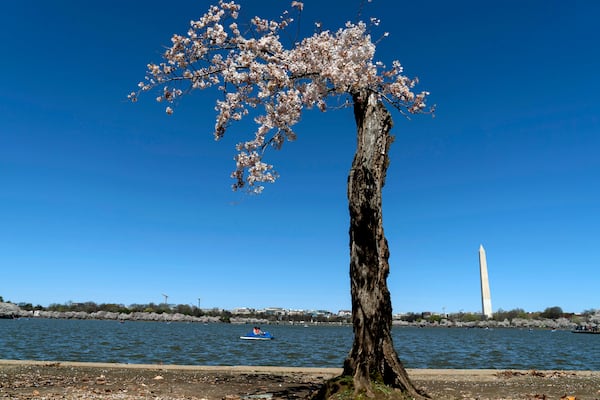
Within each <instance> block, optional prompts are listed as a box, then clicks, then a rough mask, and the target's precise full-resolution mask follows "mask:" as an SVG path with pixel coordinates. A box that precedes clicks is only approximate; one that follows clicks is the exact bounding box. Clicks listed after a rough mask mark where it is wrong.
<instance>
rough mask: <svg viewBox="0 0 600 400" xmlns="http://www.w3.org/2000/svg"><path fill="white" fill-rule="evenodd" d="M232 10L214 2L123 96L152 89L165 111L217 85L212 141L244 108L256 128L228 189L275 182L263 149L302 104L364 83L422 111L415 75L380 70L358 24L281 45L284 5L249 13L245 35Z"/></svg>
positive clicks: (323, 105) (278, 139) (323, 104)
mask: <svg viewBox="0 0 600 400" xmlns="http://www.w3.org/2000/svg"><path fill="white" fill-rule="evenodd" d="M292 7H293V8H295V9H296V10H297V11H298V12H300V11H301V10H302V8H303V4H302V3H301V2H299V1H294V2H292ZM239 10H240V6H239V5H238V4H237V3H235V2H233V1H231V2H226V1H220V2H219V4H218V5H214V6H211V7H210V8H209V10H208V12H207V13H206V14H204V15H203V16H202V17H201V18H200V19H199V20H197V21H191V23H190V29H189V30H188V32H187V35H185V36H183V35H173V37H172V38H171V42H172V45H171V47H169V48H168V49H167V50H166V51H165V53H164V55H163V57H164V62H162V63H160V64H148V72H147V75H146V79H145V80H144V81H143V82H140V83H139V84H138V88H139V89H138V91H136V92H132V93H131V94H130V95H129V98H130V99H131V100H132V101H136V100H137V97H138V95H139V94H140V92H145V91H151V90H153V89H158V91H159V95H158V97H156V100H157V101H159V102H166V103H168V106H167V107H166V112H167V113H168V114H172V113H173V106H174V104H176V102H177V100H178V98H179V97H181V96H183V95H184V94H186V93H189V92H190V91H192V90H195V89H207V88H209V87H216V88H217V89H218V90H219V91H220V92H221V93H222V95H223V97H222V99H220V100H218V101H217V102H216V107H215V110H216V111H217V116H216V122H215V127H214V136H215V139H217V140H218V139H220V138H221V137H222V136H223V135H224V133H225V131H226V129H227V128H228V127H229V125H230V124H231V123H232V121H239V120H241V119H242V118H243V117H245V116H247V115H249V114H251V115H252V117H253V118H254V121H255V123H256V124H257V125H258V128H257V129H256V131H255V132H254V137H253V138H251V139H250V140H247V141H245V142H241V143H239V144H238V145H237V146H236V149H237V155H236V156H235V161H236V169H235V170H234V171H233V173H232V178H234V179H235V183H234V185H233V188H234V190H235V189H240V188H244V187H247V188H249V189H250V190H252V191H254V192H257V193H260V192H261V191H262V190H263V186H262V183H264V182H273V181H275V179H276V177H277V173H276V172H275V171H274V169H273V166H272V165H269V164H266V163H265V162H263V154H264V151H265V150H266V148H268V147H269V146H273V147H275V148H277V149H279V148H281V146H282V145H283V143H284V142H285V141H286V140H288V141H293V140H294V139H295V138H296V134H295V133H294V131H293V129H292V128H293V127H294V125H295V124H296V123H297V122H298V121H299V120H300V116H301V111H302V109H303V108H313V107H314V106H316V107H317V108H319V109H320V110H321V111H325V110H326V109H327V100H328V99H330V98H332V97H335V96H344V95H352V94H355V93H358V92H359V91H362V90H371V91H373V92H376V93H378V94H379V95H380V98H381V99H382V100H383V101H386V102H388V103H389V104H390V105H392V106H393V107H395V108H397V109H398V110H400V111H401V112H404V111H406V112H408V113H418V112H422V111H424V110H425V107H426V106H425V98H426V96H427V95H428V93H427V92H421V93H419V94H415V93H414V92H413V88H414V86H415V84H416V83H417V82H416V80H413V79H409V78H407V77H405V76H404V75H403V74H402V73H403V71H402V67H401V65H400V63H399V62H397V61H394V62H393V64H392V67H391V68H390V69H386V67H385V66H384V65H383V64H382V63H380V62H374V61H373V57H374V54H375V47H376V46H375V44H374V43H373V41H372V40H371V36H370V34H369V32H368V28H367V25H366V24H365V23H363V22H359V23H356V24H354V23H350V22H348V23H346V25H345V27H344V28H341V29H339V30H337V31H335V32H331V31H321V32H316V33H314V34H313V35H312V36H310V37H307V38H305V39H304V40H302V41H300V42H297V43H294V44H293V46H292V47H291V48H289V49H288V48H286V47H285V46H284V44H283V43H282V41H281V40H280V36H279V34H280V32H281V31H282V30H283V29H285V28H286V27H287V26H288V25H289V24H290V23H292V22H293V19H292V18H291V17H289V14H288V13H287V12H286V13H284V15H283V16H282V17H280V19H279V20H267V19H263V18H259V17H254V18H252V20H251V21H250V22H251V27H250V29H248V30H247V32H246V33H245V34H244V33H242V31H241V30H240V27H239V26H238V24H237V23H236V20H237V18H238V14H239ZM372 23H374V24H378V23H379V21H378V20H375V22H373V21H372Z"/></svg>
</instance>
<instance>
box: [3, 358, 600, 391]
mask: <svg viewBox="0 0 600 400" xmlns="http://www.w3.org/2000/svg"><path fill="white" fill-rule="evenodd" d="M341 372H342V369H341V368H304V367H302V368H297V367H274V366H247V365H236V366H196V365H161V364H117V363H89V362H69V361H35V360H0V398H2V397H5V398H11V399H36V398H40V399H42V398H43V399H125V400H127V399H132V400H133V399H140V398H146V399H147V398H153V399H179V400H183V399H186V400H194V399H198V400H200V399H203V400H223V399H227V400H238V399H239V400H245V399H253V400H256V399H267V400H270V399H273V400H274V399H284V398H300V399H303V398H308V397H309V396H310V394H311V393H312V392H314V391H315V390H317V389H318V387H319V386H320V385H321V384H322V383H323V382H325V381H326V380H327V379H330V378H333V377H335V376H338V375H339V374H341ZM407 372H408V374H409V377H410V379H411V380H412V381H413V383H414V384H415V385H416V386H418V387H421V388H423V389H424V390H425V391H426V392H427V393H428V394H430V395H431V396H432V397H433V398H436V399H561V398H565V396H573V397H575V398H577V399H579V400H582V399H592V400H594V399H598V398H600V371H570V370H569V371H566V370H546V371H542V370H527V371H526V370H495V369H407ZM140 396H144V397H140Z"/></svg>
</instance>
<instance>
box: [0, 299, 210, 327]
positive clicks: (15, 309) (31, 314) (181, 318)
mask: <svg viewBox="0 0 600 400" xmlns="http://www.w3.org/2000/svg"><path fill="white" fill-rule="evenodd" d="M0 318H54V319H107V320H117V321H163V322H203V323H206V322H219V317H209V316H202V317H193V316H191V315H184V314H178V313H175V314H165V313H163V314H158V313H154V312H132V313H117V312H108V311H98V312H93V313H86V312H83V311H79V312H76V311H66V312H59V311H40V310H36V311H26V310H22V309H21V308H20V307H19V306H17V305H15V304H12V303H0Z"/></svg>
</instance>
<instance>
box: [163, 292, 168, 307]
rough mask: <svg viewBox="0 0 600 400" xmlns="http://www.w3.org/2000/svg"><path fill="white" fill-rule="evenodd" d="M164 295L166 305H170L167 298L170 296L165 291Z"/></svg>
mask: <svg viewBox="0 0 600 400" xmlns="http://www.w3.org/2000/svg"><path fill="white" fill-rule="evenodd" d="M163 296H164V297H165V305H168V304H169V303H168V302H167V300H168V299H169V296H168V295H166V294H164V293H163Z"/></svg>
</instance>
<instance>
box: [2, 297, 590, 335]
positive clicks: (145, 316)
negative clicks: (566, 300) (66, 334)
mask: <svg viewBox="0 0 600 400" xmlns="http://www.w3.org/2000/svg"><path fill="white" fill-rule="evenodd" d="M0 318H52V319H100V320H102V319H104V320H117V321H162V322H201V323H209V322H220V321H221V319H220V318H219V317H211V316H202V317H194V316H191V315H185V314H179V313H174V314H167V313H162V314H158V313H155V312H132V313H117V312H108V311H98V312H92V313H86V312H83V311H79V312H78V311H65V312H59V311H41V310H36V311H27V310H22V309H21V308H20V307H19V306H17V305H16V304H12V303H1V302H0ZM230 322H231V323H236V324H256V325H262V324H268V323H272V322H269V321H268V320H266V319H257V318H244V317H231V319H230ZM393 324H394V326H415V327H440V328H444V327H445V328H521V329H523V328H525V329H568V330H572V329H576V328H577V327H578V326H586V327H598V326H600V311H598V312H597V313H596V314H595V315H593V316H591V317H589V318H588V320H586V321H583V322H581V323H579V324H578V323H576V322H573V321H571V320H569V319H566V318H558V319H524V318H513V319H512V320H508V319H505V320H504V321H495V320H487V321H475V322H462V321H451V320H447V319H442V320H441V321H436V322H427V321H419V322H406V321H401V320H394V321H393Z"/></svg>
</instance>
